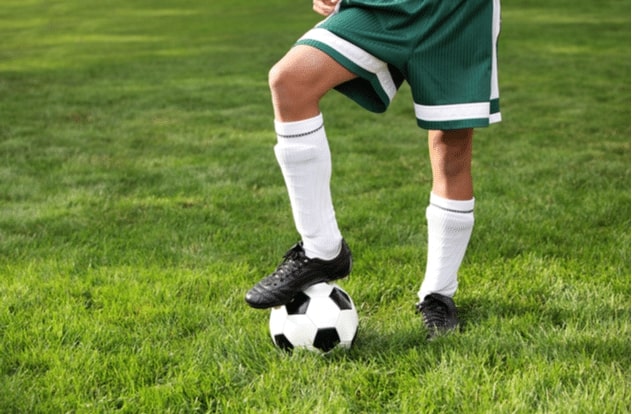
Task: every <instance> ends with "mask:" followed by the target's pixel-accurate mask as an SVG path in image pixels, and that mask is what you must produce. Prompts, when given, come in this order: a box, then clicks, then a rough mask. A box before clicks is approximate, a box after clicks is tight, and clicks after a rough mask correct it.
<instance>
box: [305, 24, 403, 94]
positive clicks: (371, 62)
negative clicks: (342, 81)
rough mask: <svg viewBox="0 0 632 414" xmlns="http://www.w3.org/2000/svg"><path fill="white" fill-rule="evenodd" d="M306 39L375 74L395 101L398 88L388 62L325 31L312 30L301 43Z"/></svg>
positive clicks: (319, 29)
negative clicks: (331, 49) (326, 47)
mask: <svg viewBox="0 0 632 414" xmlns="http://www.w3.org/2000/svg"><path fill="white" fill-rule="evenodd" d="M305 39H309V40H315V41H318V42H321V43H324V44H326V45H328V46H329V47H331V48H333V49H334V50H335V51H337V52H338V53H340V54H341V55H343V56H344V57H346V58H347V59H349V60H351V61H352V62H353V63H355V64H356V65H358V66H359V67H361V68H362V69H364V70H366V71H367V72H371V73H373V74H375V76H376V78H377V80H378V82H379V83H380V86H381V87H382V89H383V90H384V92H385V93H386V95H387V96H388V98H389V100H390V101H392V100H393V98H394V97H395V94H396V93H397V86H395V82H394V81H393V78H392V76H391V73H390V72H389V70H388V65H387V64H386V62H384V61H382V60H380V59H378V58H376V57H375V56H373V55H371V54H369V53H367V52H366V51H364V50H362V49H360V48H359V47H358V46H356V45H354V44H353V43H350V42H348V41H347V40H345V39H343V38H341V37H338V36H336V35H335V34H333V33H331V32H330V31H328V30H325V29H321V28H314V29H311V30H310V31H308V32H307V33H305V34H304V35H303V37H301V38H300V39H299V41H300V40H305Z"/></svg>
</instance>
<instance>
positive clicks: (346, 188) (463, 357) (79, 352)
mask: <svg viewBox="0 0 632 414" xmlns="http://www.w3.org/2000/svg"><path fill="white" fill-rule="evenodd" d="M503 6H504V9H503V34H502V38H501V44H500V75H501V95H502V96H501V98H502V109H503V116H504V122H503V123H502V124H500V125H497V126H493V127H491V128H488V129H484V130H480V131H478V132H477V136H476V140H475V162H474V167H475V181H476V196H477V212H476V215H477V216H476V219H477V223H476V228H475V232H474V235H473V238H472V242H471V245H470V248H469V250H468V255H467V258H466V261H465V263H464V265H463V267H462V270H461V278H460V281H461V285H460V289H459V292H458V294H457V297H456V299H457V303H458V305H459V307H460V308H461V316H462V320H463V323H464V328H463V330H462V332H461V333H459V334H458V335H451V336H448V337H444V338H440V339H439V340H437V341H434V342H431V343H427V342H425V341H424V340H423V333H422V331H421V328H420V321H419V319H418V317H417V316H416V315H415V314H414V312H413V304H414V303H415V300H416V296H415V292H416V290H417V288H418V285H419V283H420V281H421V276H422V274H423V265H424V261H425V219H424V213H425V207H426V204H427V197H428V192H429V189H430V188H429V187H430V167H429V164H428V161H427V150H426V144H425V138H424V133H423V131H420V130H419V129H418V128H417V127H416V125H415V122H414V119H413V111H412V106H411V105H412V103H411V100H410V93H409V91H408V89H407V88H403V89H402V91H401V92H400V94H399V96H398V98H397V99H396V101H395V102H394V104H393V106H392V107H391V108H390V110H389V111H388V112H387V113H386V114H383V115H372V114H369V113H366V112H365V111H363V110H362V109H360V108H358V107H356V106H355V105H354V104H352V103H351V102H349V101H348V100H346V98H344V97H342V96H340V95H337V94H330V95H328V96H327V97H326V98H325V99H324V101H323V105H322V106H323V112H324V113H325V117H326V119H327V128H328V133H329V136H330V140H331V147H332V151H333V154H334V174H335V175H334V179H333V191H334V197H335V200H336V203H337V213H338V218H339V221H340V225H341V227H342V229H343V231H344V234H345V238H346V239H347V240H348V242H349V243H350V245H351V247H352V249H353V251H354V256H355V259H356V260H355V268H354V273H353V275H352V277H351V278H350V279H348V280H347V281H344V282H342V284H343V286H344V288H345V289H346V290H347V291H348V292H350V293H351V295H352V296H353V298H354V300H355V302H356V305H357V306H358V308H359V312H360V318H361V326H360V331H359V336H358V339H357V343H356V345H355V347H354V348H353V349H352V350H350V351H349V352H342V351H339V352H334V353H333V354H331V355H328V356H326V357H321V356H318V355H313V354H310V353H306V352H296V353H294V354H293V355H291V356H289V355H286V354H284V353H283V352H281V351H279V350H277V349H275V348H274V347H273V345H272V342H271V340H270V338H269V337H268V331H267V322H268V312H262V311H255V310H251V309H249V308H248V307H247V306H246V305H245V303H244V302H243V295H244V293H245V291H246V290H247V289H248V288H249V287H250V286H251V285H252V284H253V283H254V282H255V281H257V280H258V279H259V278H260V277H261V276H263V275H264V274H265V273H266V272H268V271H270V270H271V268H273V267H274V266H275V265H276V264H277V262H278V260H279V259H280V256H281V255H282V254H283V253H284V251H285V250H286V249H287V248H288V247H289V246H290V244H291V243H293V242H294V241H295V240H296V237H297V236H296V234H295V231H294V229H293V225H292V223H291V220H290V211H289V205H288V202H287V196H286V193H285V187H284V185H283V180H282V177H281V175H280V172H279V171H278V167H277V165H276V161H275V160H274V155H273V152H272V145H273V144H274V141H275V137H274V133H273V131H272V110H271V107H270V103H269V102H270V98H269V92H268V90H267V80H266V77H267V71H268V69H269V67H270V66H271V65H272V64H273V63H274V62H275V61H276V60H277V59H278V58H279V57H280V56H282V54H283V53H284V52H285V51H286V49H287V48H288V47H289V46H290V45H291V44H292V43H293V41H294V40H295V39H296V38H298V37H299V36H300V35H301V34H302V33H303V32H304V31H305V30H307V29H308V28H309V27H310V26H311V25H313V24H314V23H315V22H316V21H317V20H318V16H317V15H315V14H314V13H312V12H311V11H310V9H311V8H310V5H309V4H307V3H303V2H294V1H289V0H270V1H267V2H260V3H257V2H248V1H246V0H233V1H230V2H228V1H224V0H219V1H214V2H204V1H198V0H191V1H187V2H183V4H182V5H177V6H176V5H175V4H174V3H173V2H168V1H165V0H152V1H149V0H135V1H132V2H129V1H121V0H108V1H103V2H84V1H80V0H64V1H62V0H58V1H48V2H44V1H42V0H19V1H18V0H5V1H3V3H2V7H1V8H0V38H1V39H2V41H1V42H0V412H2V413H5V412H6V413H19V412H24V413H57V412H75V413H106V412H107V413H109V412H125V413H140V412H146V413H150V412H155V413H168V412H170V413H186V412H226V413H299V412H315V413H412V412H428V413H430V412H437V413H439V412H441V413H453V412H455V413H456V412H460V413H510V412H511V413H625V412H630V43H629V39H630V37H629V28H630V10H629V4H625V2H622V1H616V0H604V1H600V2H594V1H588V0H579V1H570V0H560V1H556V2H548V1H543V0H529V1H527V0H524V1H519V2H518V1H512V2H505V4H504V5H503Z"/></svg>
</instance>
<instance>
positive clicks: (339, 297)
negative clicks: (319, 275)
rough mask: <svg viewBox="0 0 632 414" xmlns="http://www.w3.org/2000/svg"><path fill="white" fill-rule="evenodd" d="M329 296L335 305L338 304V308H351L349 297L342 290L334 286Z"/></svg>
mask: <svg viewBox="0 0 632 414" xmlns="http://www.w3.org/2000/svg"><path fill="white" fill-rule="evenodd" d="M329 297H330V298H331V300H332V301H333V302H334V303H335V304H336V305H338V307H339V308H340V310H345V309H353V305H352V302H351V298H350V297H349V295H347V294H346V293H345V292H343V291H342V290H340V289H338V288H334V289H333V290H332V291H331V293H330V294H329Z"/></svg>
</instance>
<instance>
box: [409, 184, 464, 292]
mask: <svg viewBox="0 0 632 414" xmlns="http://www.w3.org/2000/svg"><path fill="white" fill-rule="evenodd" d="M426 218H427V220H428V258H427V263H426V275H425V277H424V280H423V283H422V284H421V288H420V289H419V292H418V295H419V300H420V301H423V300H424V298H425V297H426V296H427V295H429V294H431V293H439V294H441V295H444V296H448V297H452V296H454V293H455V292H456V289H457V287H458V280H457V272H458V270H459V267H460V266H461V262H462V261H463V257H464V256H465V250H466V249H467V245H468V244H469V241H470V236H471V234H472V229H473V227H474V199H471V200H466V201H458V200H448V199H445V198H442V197H439V196H437V195H435V194H432V193H431V194H430V205H429V206H428V208H427V209H426Z"/></svg>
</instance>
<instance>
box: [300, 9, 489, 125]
mask: <svg viewBox="0 0 632 414" xmlns="http://www.w3.org/2000/svg"><path fill="white" fill-rule="evenodd" d="M499 32H500V0H392V1H384V0H341V1H340V6H339V9H338V11H337V12H336V13H334V14H332V15H331V16H329V17H328V18H326V19H325V20H323V21H322V22H320V23H319V24H318V25H317V26H316V27H314V28H313V29H311V30H310V31H308V32H307V33H306V34H305V35H304V36H303V37H301V38H300V39H299V40H298V41H297V44H303V45H310V46H313V47H316V48H318V49H320V50H322V51H324V52H325V53H327V54H328V55H330V56H331V57H332V58H334V59H335V60H336V61H337V62H338V63H340V64H341V65H343V66H344V67H346V68H347V69H349V70H350V71H351V72H353V73H355V74H356V75H358V78H356V79H354V80H352V81H349V82H346V83H343V84H341V85H339V86H337V87H336V89H337V90H339V91H340V92H342V93H344V94H345V95H347V96H349V97H350V98H351V99H353V100H354V101H356V102H357V103H358V104H360V105H362V106H363V107H364V108H366V109H368V110H370V111H373V112H383V111H385V110H386V109H387V108H388V106H389V104H390V102H391V101H392V99H393V97H394V96H395V93H396V92H397V90H398V89H399V87H400V86H401V84H402V82H403V81H404V80H406V81H407V82H408V84H409V85H410V87H411V91H412V95H413V100H414V105H415V115H416V117H417V123H418V125H419V126H420V127H422V128H426V129H460V128H474V127H483V126H487V125H489V124H490V123H494V122H499V121H500V107H499V101H498V98H499V95H498V78H497V64H496V43H497V39H498V35H499Z"/></svg>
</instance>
